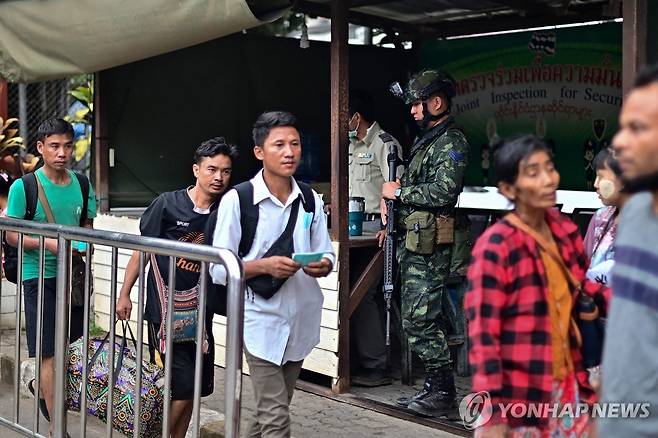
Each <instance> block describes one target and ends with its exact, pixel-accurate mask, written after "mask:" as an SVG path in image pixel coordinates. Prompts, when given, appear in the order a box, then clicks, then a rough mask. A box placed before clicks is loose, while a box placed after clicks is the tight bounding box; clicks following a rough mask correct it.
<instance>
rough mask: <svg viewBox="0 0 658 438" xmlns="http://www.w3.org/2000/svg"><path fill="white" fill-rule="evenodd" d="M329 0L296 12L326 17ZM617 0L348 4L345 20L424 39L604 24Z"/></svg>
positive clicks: (369, 0)
mask: <svg viewBox="0 0 658 438" xmlns="http://www.w3.org/2000/svg"><path fill="white" fill-rule="evenodd" d="M330 6H331V0H300V1H299V2H298V3H297V6H296V9H297V10H298V11H302V12H306V13H308V14H310V15H321V16H325V17H330V15H331V13H330ZM620 16H621V7H620V1H619V0H395V1H391V0H351V1H350V11H349V21H350V22H351V23H355V24H361V25H366V26H370V27H380V28H389V29H394V30H397V31H400V32H403V33H406V34H418V35H428V36H449V35H460V34H461V35H464V34H469V33H475V32H487V31H495V30H505V29H515V28H523V27H530V26H543V25H556V24H564V23H575V22H582V21H593V20H605V19H610V18H617V17H620Z"/></svg>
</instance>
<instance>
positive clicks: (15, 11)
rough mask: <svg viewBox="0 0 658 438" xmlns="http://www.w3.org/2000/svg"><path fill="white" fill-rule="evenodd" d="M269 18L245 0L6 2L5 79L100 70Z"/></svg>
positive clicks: (2, 24) (0, 41) (1, 35)
mask: <svg viewBox="0 0 658 438" xmlns="http://www.w3.org/2000/svg"><path fill="white" fill-rule="evenodd" d="M283 12H284V11H283V10H282V11H281V13H283ZM268 18H271V19H275V18H277V17H276V15H275V16H270V17H268ZM261 23H262V21H260V20H258V19H257V18H256V17H254V15H253V14H252V12H251V10H250V9H249V7H248V6H247V4H246V3H245V1H244V0H9V1H4V2H0V77H4V78H5V79H6V80H8V81H10V82H33V81H41V80H47V79H54V78H61V77H66V76H72V75H77V74H81V73H90V72H96V71H99V70H104V69H107V68H110V67H114V66H118V65H123V64H126V63H129V62H133V61H137V60H140V59H145V58H149V57H152V56H155V55H159V54H162V53H166V52H171V51H173V50H177V49H181V48H183V47H189V46H192V45H196V44H199V43H202V42H205V41H209V40H213V39H216V38H219V37H222V36H224V35H228V34H231V33H234V32H237V31H240V30H242V29H247V28H250V27H254V26H257V25H259V24H261ZM180 68H181V69H184V68H185V66H184V65H181V66H180Z"/></svg>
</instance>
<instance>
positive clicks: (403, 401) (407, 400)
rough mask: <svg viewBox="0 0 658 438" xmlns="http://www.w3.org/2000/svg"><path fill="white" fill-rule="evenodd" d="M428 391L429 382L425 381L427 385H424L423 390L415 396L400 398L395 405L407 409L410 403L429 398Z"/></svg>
mask: <svg viewBox="0 0 658 438" xmlns="http://www.w3.org/2000/svg"><path fill="white" fill-rule="evenodd" d="M428 390H429V387H428V386H427V380H425V384H424V385H423V387H422V388H420V389H419V390H418V392H417V393H416V394H415V395H413V396H405V397H400V398H398V399H397V400H395V404H396V405H398V406H402V407H403V408H406V407H407V406H409V403H411V402H412V401H414V400H416V399H418V398H424V397H425V396H427V394H428Z"/></svg>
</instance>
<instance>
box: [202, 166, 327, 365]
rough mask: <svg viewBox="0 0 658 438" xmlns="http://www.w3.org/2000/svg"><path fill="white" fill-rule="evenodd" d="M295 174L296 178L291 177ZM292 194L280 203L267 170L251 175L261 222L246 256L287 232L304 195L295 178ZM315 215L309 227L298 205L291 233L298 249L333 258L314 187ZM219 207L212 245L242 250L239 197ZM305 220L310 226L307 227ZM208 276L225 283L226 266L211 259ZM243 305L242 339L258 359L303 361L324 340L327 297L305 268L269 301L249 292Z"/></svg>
mask: <svg viewBox="0 0 658 438" xmlns="http://www.w3.org/2000/svg"><path fill="white" fill-rule="evenodd" d="M291 179H292V178H291ZM292 181H293V182H292V193H291V194H290V196H289V197H288V201H287V202H286V203H285V205H284V204H282V203H281V201H279V200H278V199H277V198H276V197H275V196H274V195H273V194H272V193H270V191H269V189H268V188H267V186H266V185H265V181H264V180H263V172H262V171H260V172H258V174H256V176H255V177H254V178H253V179H252V180H251V183H252V184H253V186H254V204H257V205H258V215H259V219H258V227H257V228H256V235H255V236H254V242H253V244H252V246H251V250H250V251H249V253H248V254H247V255H245V257H244V258H243V261H250V260H257V259H260V258H262V257H263V255H264V254H265V252H266V251H267V250H268V249H269V248H270V246H272V244H273V243H274V242H275V241H276V240H277V239H278V238H279V236H280V235H281V234H282V233H283V231H284V229H285V228H286V225H287V224H288V218H289V217H290V211H291V209H292V203H293V202H294V201H295V199H297V198H298V197H299V196H301V191H300V189H299V186H298V185H297V183H296V182H295V181H294V179H292ZM313 195H314V196H315V215H314V219H313V223H312V225H311V231H310V232H309V229H308V224H309V223H310V217H309V215H312V213H306V212H305V211H304V208H303V206H302V205H301V204H300V206H299V213H298V215H297V222H296V224H295V229H294V232H293V240H294V247H295V252H322V253H324V257H326V258H327V259H329V260H331V262H332V263H335V256H334V250H333V247H332V245H331V240H330V239H329V233H328V231H327V221H326V217H325V214H324V211H323V203H322V200H321V199H320V197H319V196H318V194H317V193H315V191H314V192H313ZM218 208H219V209H218V211H217V226H216V227H215V234H214V235H213V246H216V247H220V248H228V249H230V250H233V251H234V252H235V253H237V252H238V246H239V244H240V238H241V236H242V229H241V227H240V200H239V198H238V193H237V191H235V190H230V191H229V192H227V193H226V195H224V197H223V198H222V201H221V202H220V204H219V207H218ZM305 225H306V226H305ZM210 275H211V276H212V278H213V281H214V282H215V283H217V284H226V271H225V270H224V268H223V267H222V266H221V265H218V264H211V265H210ZM247 295H248V297H247V299H246V301H245V310H244V343H245V347H246V348H247V350H248V351H249V353H250V354H252V355H253V356H256V357H258V358H260V359H263V360H266V361H268V362H272V363H274V364H277V365H283V364H285V363H286V362H289V361H300V360H303V359H304V358H306V356H308V355H309V353H310V352H311V350H313V348H314V347H315V346H316V345H317V344H318V343H319V342H320V319H321V317H322V302H323V300H324V297H323V295H322V290H321V289H320V286H319V284H318V281H317V279H315V278H313V277H311V276H309V275H307V274H306V273H305V272H304V271H303V270H302V269H300V270H299V271H297V272H296V273H295V275H293V276H292V277H290V278H288V280H286V282H285V283H284V284H283V286H282V287H281V289H279V291H278V292H277V293H276V294H274V296H273V297H271V298H270V299H269V300H266V299H264V298H263V297H261V296H259V295H255V294H253V293H248V294H247Z"/></svg>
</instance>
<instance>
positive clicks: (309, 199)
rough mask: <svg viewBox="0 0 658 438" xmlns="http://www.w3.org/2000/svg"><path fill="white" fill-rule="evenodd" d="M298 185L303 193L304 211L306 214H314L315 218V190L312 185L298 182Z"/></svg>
mask: <svg viewBox="0 0 658 438" xmlns="http://www.w3.org/2000/svg"><path fill="white" fill-rule="evenodd" d="M297 185H298V186H299V190H301V192H302V205H303V206H304V211H305V212H306V213H313V216H315V195H314V194H313V189H312V188H311V186H310V185H308V184H306V183H304V182H301V181H297ZM314 219H315V217H314Z"/></svg>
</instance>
